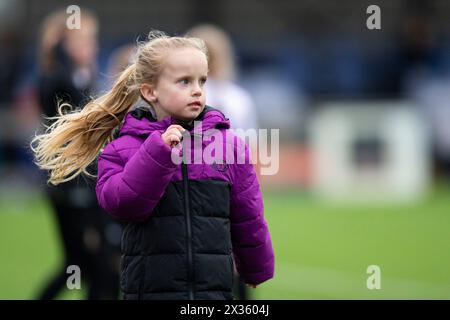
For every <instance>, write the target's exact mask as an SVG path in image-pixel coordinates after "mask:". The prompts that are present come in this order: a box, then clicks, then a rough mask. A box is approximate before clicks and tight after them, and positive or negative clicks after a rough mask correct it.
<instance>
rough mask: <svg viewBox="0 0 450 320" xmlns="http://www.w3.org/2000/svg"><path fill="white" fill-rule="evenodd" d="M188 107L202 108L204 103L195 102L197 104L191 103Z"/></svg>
mask: <svg viewBox="0 0 450 320" xmlns="http://www.w3.org/2000/svg"><path fill="white" fill-rule="evenodd" d="M188 106H191V107H201V106H202V103H201V102H200V101H195V102H192V103H189V104H188Z"/></svg>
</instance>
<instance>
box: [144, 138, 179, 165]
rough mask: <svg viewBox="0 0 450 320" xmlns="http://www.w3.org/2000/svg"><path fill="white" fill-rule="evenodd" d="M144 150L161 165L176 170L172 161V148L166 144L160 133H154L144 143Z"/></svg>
mask: <svg viewBox="0 0 450 320" xmlns="http://www.w3.org/2000/svg"><path fill="white" fill-rule="evenodd" d="M144 149H145V150H146V152H147V153H148V154H149V155H150V157H151V158H152V159H153V160H155V161H156V162H157V163H158V164H159V165H161V166H163V167H167V168H175V167H176V166H177V165H176V164H175V163H174V162H173V161H172V148H170V147H169V146H168V145H166V144H165V143H164V141H163V140H162V138H161V133H160V132H159V131H154V132H152V133H151V134H150V136H148V137H147V139H146V140H145V141H144Z"/></svg>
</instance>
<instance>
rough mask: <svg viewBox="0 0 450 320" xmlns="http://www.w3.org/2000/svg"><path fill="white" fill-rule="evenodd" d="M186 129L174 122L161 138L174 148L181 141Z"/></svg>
mask: <svg viewBox="0 0 450 320" xmlns="http://www.w3.org/2000/svg"><path fill="white" fill-rule="evenodd" d="M185 130H186V129H184V128H183V127H182V126H180V125H178V124H173V125H171V126H169V127H168V128H167V129H166V131H165V132H164V133H163V134H162V135H161V138H162V139H163V141H164V143H165V144H166V145H168V146H169V147H172V148H173V147H175V146H176V145H177V144H179V143H180V142H181V140H182V139H183V132H184V131H185Z"/></svg>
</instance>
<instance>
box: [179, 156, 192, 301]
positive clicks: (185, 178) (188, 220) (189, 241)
mask: <svg viewBox="0 0 450 320" xmlns="http://www.w3.org/2000/svg"><path fill="white" fill-rule="evenodd" d="M184 154H185V153H184V152H183V162H182V164H181V168H182V172H183V184H184V207H185V212H186V229H187V248H188V290H189V291H188V293H189V300H194V288H193V287H194V284H193V282H194V279H193V264H194V262H193V257H192V227H191V211H190V207H189V183H188V172H187V165H186V161H185V159H186V158H185V156H184Z"/></svg>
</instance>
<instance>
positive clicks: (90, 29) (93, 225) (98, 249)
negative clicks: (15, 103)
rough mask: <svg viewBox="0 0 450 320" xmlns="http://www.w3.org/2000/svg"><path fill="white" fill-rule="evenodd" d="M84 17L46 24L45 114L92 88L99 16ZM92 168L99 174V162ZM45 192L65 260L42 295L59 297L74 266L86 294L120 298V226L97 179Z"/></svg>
mask: <svg viewBox="0 0 450 320" xmlns="http://www.w3.org/2000/svg"><path fill="white" fill-rule="evenodd" d="M81 17H82V18H81V28H80V29H73V30H69V29H68V28H66V19H67V14H66V13H65V11H57V12H54V13H51V14H50V15H49V16H48V17H47V18H46V19H45V21H44V23H43V26H42V34H41V40H40V59H39V60H40V66H39V67H40V73H39V76H38V81H37V86H38V93H39V101H40V103H41V106H42V109H43V112H44V115H45V116H46V117H52V116H56V115H57V106H58V104H59V103H60V102H69V103H70V104H71V106H73V107H75V108H79V107H82V106H83V104H84V103H85V102H86V100H87V99H89V96H90V95H91V94H93V93H94V90H95V84H96V63H95V62H96V61H95V60H96V55H97V40H96V38H97V29H98V25H97V19H96V17H95V16H94V15H93V14H92V13H90V12H89V11H87V10H83V11H82V16H81ZM45 122H46V123H47V124H49V123H51V120H50V121H48V120H45ZM89 171H90V173H93V174H96V165H95V164H93V165H91V166H90V168H89ZM47 194H48V197H49V199H50V202H51V205H52V207H53V211H54V213H55V216H56V221H57V224H58V227H59V230H60V235H61V239H62V243H63V248H64V263H63V265H62V266H61V269H60V270H59V271H58V272H57V273H56V274H55V275H54V276H53V277H52V278H51V280H50V281H49V283H48V284H47V285H46V286H45V287H44V288H43V290H42V292H41V294H40V296H39V298H40V299H53V298H55V297H57V295H58V293H59V292H60V290H61V289H63V288H64V287H65V286H66V280H67V277H68V274H67V273H66V268H67V266H70V265H77V266H79V267H80V269H81V276H82V280H86V282H87V283H88V287H89V291H88V296H87V298H88V299H90V300H91V299H116V298H118V293H119V291H118V289H119V261H120V260H119V259H120V238H121V226H120V224H118V223H117V222H115V221H113V220H112V219H111V218H110V217H109V216H108V215H107V214H106V213H105V212H103V211H102V210H101V209H100V207H99V206H98V204H97V199H96V195H95V180H93V179H90V178H87V177H79V178H77V179H75V180H73V181H69V182H66V183H62V184H60V185H58V186H49V187H48V188H47Z"/></svg>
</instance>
